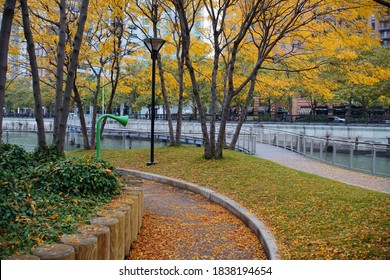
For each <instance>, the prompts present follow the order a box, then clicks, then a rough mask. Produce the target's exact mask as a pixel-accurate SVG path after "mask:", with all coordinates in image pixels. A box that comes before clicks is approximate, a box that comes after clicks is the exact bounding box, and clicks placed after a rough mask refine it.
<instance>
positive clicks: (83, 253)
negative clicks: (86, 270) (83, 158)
mask: <svg viewBox="0 0 390 280" xmlns="http://www.w3.org/2000/svg"><path fill="white" fill-rule="evenodd" d="M61 242H62V243H64V244H67V245H71V246H72V247H73V248H74V250H75V260H96V259H97V238H96V236H93V235H91V234H86V233H76V234H69V235H64V236H62V237H61Z"/></svg>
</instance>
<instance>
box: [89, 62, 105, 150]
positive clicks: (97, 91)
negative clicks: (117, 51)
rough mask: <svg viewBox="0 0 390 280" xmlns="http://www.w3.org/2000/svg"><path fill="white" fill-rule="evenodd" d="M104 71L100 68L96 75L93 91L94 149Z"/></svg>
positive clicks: (92, 145) (92, 128)
mask: <svg viewBox="0 0 390 280" xmlns="http://www.w3.org/2000/svg"><path fill="white" fill-rule="evenodd" d="M102 72H103V67H101V68H100V70H99V72H98V73H97V75H96V78H97V83H96V89H95V92H94V93H93V100H92V108H93V112H92V121H91V143H90V145H91V148H92V149H94V148H95V147H96V120H97V117H96V116H97V103H98V96H99V91H100V88H101V86H100V83H101V75H102ZM103 86H104V85H103ZM102 109H103V108H102Z"/></svg>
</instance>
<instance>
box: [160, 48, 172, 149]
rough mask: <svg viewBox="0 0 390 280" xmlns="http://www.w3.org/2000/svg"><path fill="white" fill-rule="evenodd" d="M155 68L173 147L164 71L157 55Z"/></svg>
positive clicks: (170, 142)
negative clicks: (156, 68)
mask: <svg viewBox="0 0 390 280" xmlns="http://www.w3.org/2000/svg"><path fill="white" fill-rule="evenodd" d="M157 67H158V73H159V75H160V82H161V92H162V95H163V99H164V105H165V111H166V114H167V121H168V129H169V145H170V146H174V145H175V135H174V133H173V124H172V114H171V106H170V105H169V100H168V94H167V89H166V87H165V78H164V69H163V67H162V62H161V56H160V55H157Z"/></svg>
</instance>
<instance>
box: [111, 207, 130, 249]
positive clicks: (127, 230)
mask: <svg viewBox="0 0 390 280" xmlns="http://www.w3.org/2000/svg"><path fill="white" fill-rule="evenodd" d="M105 208H106V209H107V210H109V211H121V212H122V213H123V214H125V257H128V256H129V255H130V249H131V243H132V241H131V238H132V234H131V207H130V206H129V205H126V204H124V203H118V202H111V203H110V204H108V205H106V206H105Z"/></svg>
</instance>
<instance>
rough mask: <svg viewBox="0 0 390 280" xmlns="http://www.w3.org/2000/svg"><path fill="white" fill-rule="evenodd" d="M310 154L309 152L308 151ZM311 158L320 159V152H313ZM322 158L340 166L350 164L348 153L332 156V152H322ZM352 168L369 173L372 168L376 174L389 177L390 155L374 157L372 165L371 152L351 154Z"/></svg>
mask: <svg viewBox="0 0 390 280" xmlns="http://www.w3.org/2000/svg"><path fill="white" fill-rule="evenodd" d="M308 154H310V153H308ZM312 157H313V158H316V159H320V153H319V152H313V154H312ZM322 160H324V161H326V162H329V163H334V164H335V165H338V166H341V167H346V168H348V167H349V164H350V155H349V154H348V153H337V154H336V156H335V157H334V158H333V153H327V152H324V153H323V154H322ZM351 163H352V166H351V168H352V169H355V170H360V171H363V172H367V173H371V171H372V170H373V169H374V170H375V173H376V174H379V175H384V176H388V177H390V168H389V167H390V157H389V156H387V157H385V156H378V155H377V156H376V158H375V165H374V167H373V160H372V154H371V153H368V154H358V155H355V154H354V155H353V159H352V162H351Z"/></svg>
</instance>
